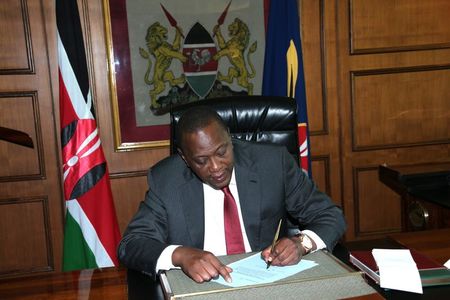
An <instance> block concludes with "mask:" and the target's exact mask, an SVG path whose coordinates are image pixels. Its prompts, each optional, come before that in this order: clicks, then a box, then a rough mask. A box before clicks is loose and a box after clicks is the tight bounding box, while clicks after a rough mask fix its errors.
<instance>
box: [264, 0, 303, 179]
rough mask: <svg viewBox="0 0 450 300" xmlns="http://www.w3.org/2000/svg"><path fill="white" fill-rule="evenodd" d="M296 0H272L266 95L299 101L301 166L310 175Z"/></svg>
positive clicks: (266, 67)
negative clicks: (287, 97) (286, 97)
mask: <svg viewBox="0 0 450 300" xmlns="http://www.w3.org/2000/svg"><path fill="white" fill-rule="evenodd" d="M299 24H300V23H299V16H298V8H297V1H296V0H285V1H270V10H269V20H268V24H267V25H268V26H267V34H266V52H265V56H264V77H263V95H268V96H270V95H272V96H289V97H292V98H295V99H296V101H297V107H298V110H297V115H298V138H299V147H300V149H299V150H300V166H301V167H302V169H303V170H304V171H305V172H307V173H308V174H309V176H311V160H310V155H309V153H310V151H309V134H308V116H307V110H306V89H305V78H304V74H303V60H302V47H301V41H300V27H299V26H300V25H299Z"/></svg>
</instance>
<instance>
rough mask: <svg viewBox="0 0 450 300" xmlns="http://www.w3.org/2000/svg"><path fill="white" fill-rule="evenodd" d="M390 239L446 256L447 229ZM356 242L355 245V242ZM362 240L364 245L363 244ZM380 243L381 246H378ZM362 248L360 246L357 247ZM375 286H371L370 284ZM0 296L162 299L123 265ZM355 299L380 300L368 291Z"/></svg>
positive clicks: (14, 286)
mask: <svg viewBox="0 0 450 300" xmlns="http://www.w3.org/2000/svg"><path fill="white" fill-rule="evenodd" d="M391 238H392V239H393V240H395V241H397V242H399V243H401V244H402V245H404V246H406V247H409V248H413V249H416V250H418V251H421V252H423V253H424V254H426V255H428V256H429V257H431V258H433V259H435V260H436V261H438V262H440V263H444V262H445V261H446V260H447V259H449V258H450V229H441V230H433V231H420V232H408V233H400V234H394V235H392V236H391ZM358 243H359V244H358ZM364 243H366V244H364ZM378 246H380V245H376V244H374V243H373V242H372V243H371V242H370V241H364V242H352V243H349V248H350V249H352V248H353V249H356V248H355V247H359V249H366V250H367V249H372V248H373V247H378ZM381 246H382V245H381ZM361 247H362V248H361ZM337 248H339V249H337V250H338V251H340V252H341V253H340V255H337V256H338V257H339V258H341V260H343V261H345V260H347V261H348V252H347V250H346V249H345V248H344V247H343V246H340V247H337ZM374 287H375V286H374ZM449 290H450V286H444V287H430V288H425V289H424V295H420V298H418V299H433V300H435V299H440V298H439V296H442V295H443V293H447V295H449V294H450V291H449ZM384 295H385V296H386V294H384ZM392 295H393V297H395V299H397V297H399V298H402V297H403V298H405V299H411V297H412V298H413V299H414V297H415V295H412V294H411V293H405V292H399V291H391V293H390V294H389V295H388V296H387V298H390V296H392ZM0 299H2V300H3V299H25V300H26V299H102V300H106V299H114V300H115V299H132V300H134V299H152V300H153V299H163V296H162V292H161V288H160V286H159V283H157V282H156V283H155V282H153V281H152V280H151V279H150V278H149V277H148V276H146V275H143V274H142V273H140V272H136V271H133V270H126V269H124V268H105V269H102V270H99V269H97V270H83V271H74V272H61V273H52V274H44V275H39V276H38V275H36V276H27V277H20V278H9V279H1V280H0ZM357 299H380V295H379V294H372V295H368V296H365V297H359V298H357Z"/></svg>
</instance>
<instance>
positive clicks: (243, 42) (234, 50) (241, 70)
mask: <svg viewBox="0 0 450 300" xmlns="http://www.w3.org/2000/svg"><path fill="white" fill-rule="evenodd" d="M213 33H214V35H215V36H216V38H217V43H218V46H219V48H220V50H219V51H218V52H217V53H216V54H215V55H214V56H213V59H214V60H216V61H218V60H219V59H220V58H221V57H224V56H225V57H227V58H228V60H229V61H230V63H231V65H232V66H230V67H229V68H228V74H226V75H223V74H222V73H221V72H220V71H219V72H218V74H217V78H218V79H219V80H220V81H225V82H227V83H232V82H233V80H234V79H235V78H236V80H237V83H238V84H239V85H240V86H241V87H243V88H246V89H247V92H248V94H249V95H252V94H253V83H251V82H250V81H249V79H251V78H253V77H255V68H254V66H253V64H252V63H251V61H250V54H252V53H253V52H255V51H256V48H257V43H256V41H255V42H253V44H252V45H251V46H250V48H249V50H248V52H247V61H246V60H245V56H244V53H245V51H246V49H247V47H248V44H249V41H250V31H249V29H248V26H247V24H245V23H244V22H243V21H242V20H241V19H239V18H235V19H234V21H233V22H232V23H231V24H230V25H228V35H229V36H230V39H229V40H228V41H225V39H224V38H223V35H222V33H221V31H220V25H216V26H214V29H213ZM246 63H247V64H248V66H249V67H250V69H251V72H248V70H247V66H246Z"/></svg>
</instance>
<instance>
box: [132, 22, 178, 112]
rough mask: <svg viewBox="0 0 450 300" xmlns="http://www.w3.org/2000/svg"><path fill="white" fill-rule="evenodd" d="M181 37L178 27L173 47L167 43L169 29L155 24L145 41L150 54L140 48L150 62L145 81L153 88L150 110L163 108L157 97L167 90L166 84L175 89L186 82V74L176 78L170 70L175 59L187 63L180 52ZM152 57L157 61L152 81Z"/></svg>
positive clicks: (143, 55)
mask: <svg viewBox="0 0 450 300" xmlns="http://www.w3.org/2000/svg"><path fill="white" fill-rule="evenodd" d="M181 36H182V32H181V29H180V28H178V27H176V33H175V38H174V40H173V43H172V45H171V44H170V43H168V42H167V29H166V28H165V27H163V26H161V25H160V24H159V22H155V23H153V24H152V25H150V26H149V27H148V29H147V35H146V37H145V41H146V44H147V50H148V52H147V51H146V50H145V49H143V48H139V53H140V55H141V56H142V57H143V58H145V59H147V61H148V63H147V71H146V72H145V76H144V81H145V83H146V84H148V85H150V86H153V88H152V89H151V90H150V91H149V94H150V100H151V106H150V108H153V109H155V108H159V107H160V106H161V104H160V103H158V101H157V96H158V95H159V94H160V93H162V92H163V91H164V90H165V88H166V82H168V83H169V84H170V86H171V87H174V86H176V85H179V84H183V83H184V82H185V80H186V79H185V76H184V74H182V75H181V76H180V77H178V78H176V77H175V75H174V74H173V72H172V71H170V70H168V69H169V67H170V65H171V63H172V60H173V59H174V58H175V59H178V60H180V61H181V62H186V60H187V58H186V57H185V56H184V55H183V53H182V52H181V51H179V50H180V48H181V47H180V46H181ZM150 55H151V56H153V57H154V59H155V66H154V68H153V75H152V79H151V80H150V79H149V77H150V73H151V70H152V58H151V56H150Z"/></svg>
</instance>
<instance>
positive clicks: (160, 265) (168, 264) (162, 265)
mask: <svg viewBox="0 0 450 300" xmlns="http://www.w3.org/2000/svg"><path fill="white" fill-rule="evenodd" d="M178 247H180V245H170V246H167V247H166V248H165V249H164V250H163V252H161V255H160V256H159V258H158V261H157V262H156V273H158V272H159V271H160V270H170V269H179V268H177V267H175V266H174V265H173V263H172V253H173V251H175V249H177V248H178Z"/></svg>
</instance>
